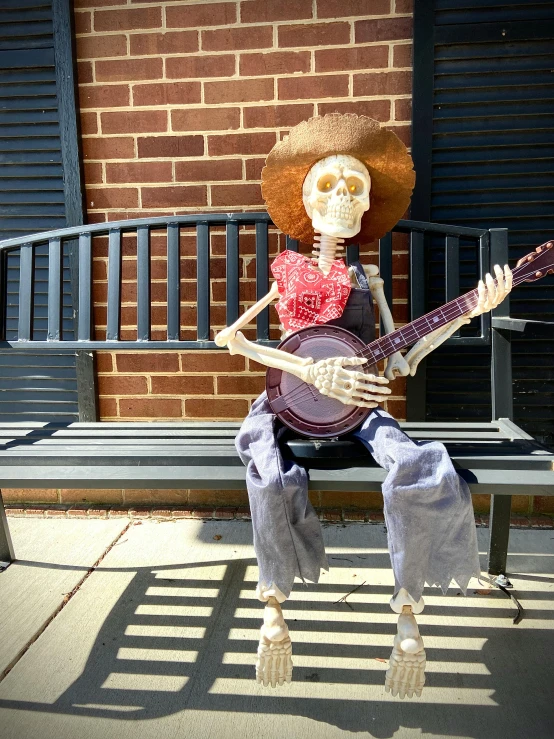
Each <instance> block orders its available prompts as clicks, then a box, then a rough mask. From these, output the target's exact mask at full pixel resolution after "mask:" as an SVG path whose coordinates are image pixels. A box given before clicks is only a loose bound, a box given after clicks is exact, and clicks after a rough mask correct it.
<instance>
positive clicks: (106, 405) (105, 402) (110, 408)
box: [98, 396, 118, 420]
mask: <svg viewBox="0 0 554 739" xmlns="http://www.w3.org/2000/svg"><path fill="white" fill-rule="evenodd" d="M98 405H99V415H100V420H102V419H104V418H117V415H118V413H117V400H116V399H115V398H103V397H102V396H100V397H99V398H98Z"/></svg>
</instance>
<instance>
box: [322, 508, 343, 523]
mask: <svg viewBox="0 0 554 739" xmlns="http://www.w3.org/2000/svg"><path fill="white" fill-rule="evenodd" d="M319 518H320V520H321V521H342V512H341V511H340V510H337V509H335V510H333V509H324V510H323V511H320V513H319Z"/></svg>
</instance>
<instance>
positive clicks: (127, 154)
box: [83, 137, 135, 160]
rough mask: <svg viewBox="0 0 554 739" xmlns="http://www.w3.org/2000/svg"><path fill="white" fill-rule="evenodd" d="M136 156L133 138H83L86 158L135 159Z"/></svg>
mask: <svg viewBox="0 0 554 739" xmlns="http://www.w3.org/2000/svg"><path fill="white" fill-rule="evenodd" d="M134 156H135V143H134V141H133V139H131V138H127V137H121V138H116V139H110V138H104V137H102V138H86V139H83V157H84V159H102V160H103V159H133V158H134Z"/></svg>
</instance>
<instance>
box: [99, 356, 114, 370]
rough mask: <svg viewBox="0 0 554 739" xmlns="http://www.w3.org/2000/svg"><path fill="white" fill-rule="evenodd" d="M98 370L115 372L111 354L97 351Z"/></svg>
mask: <svg viewBox="0 0 554 739" xmlns="http://www.w3.org/2000/svg"><path fill="white" fill-rule="evenodd" d="M96 371H97V372H113V360H112V355H111V354H106V353H104V352H96Z"/></svg>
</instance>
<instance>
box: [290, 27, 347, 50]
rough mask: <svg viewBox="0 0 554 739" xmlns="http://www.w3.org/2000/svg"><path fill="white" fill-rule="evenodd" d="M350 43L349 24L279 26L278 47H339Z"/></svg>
mask: <svg viewBox="0 0 554 739" xmlns="http://www.w3.org/2000/svg"><path fill="white" fill-rule="evenodd" d="M348 43H350V24H349V23H312V24H310V25H307V26H304V25H302V26H279V46H280V47H282V48H286V47H292V46H341V45H342V44H348Z"/></svg>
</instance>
